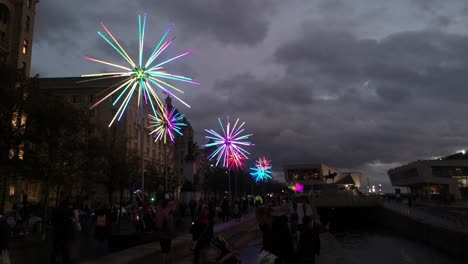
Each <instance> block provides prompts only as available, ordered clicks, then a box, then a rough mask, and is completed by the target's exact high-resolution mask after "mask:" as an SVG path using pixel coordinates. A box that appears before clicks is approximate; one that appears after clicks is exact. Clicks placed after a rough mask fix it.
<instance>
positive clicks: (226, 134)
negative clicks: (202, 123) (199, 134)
mask: <svg viewBox="0 0 468 264" xmlns="http://www.w3.org/2000/svg"><path fill="white" fill-rule="evenodd" d="M218 122H219V125H220V126H221V131H222V133H218V132H216V131H214V130H213V129H205V131H206V132H207V133H208V135H207V136H205V137H206V138H208V139H210V141H212V142H209V143H207V144H205V145H204V146H205V147H215V148H216V149H215V150H214V151H213V152H212V153H211V154H210V155H209V156H208V159H209V160H212V159H214V158H215V159H216V165H218V164H219V162H220V161H221V160H222V164H223V167H226V168H229V167H231V164H230V162H233V161H232V160H233V159H235V160H236V162H240V161H241V160H243V159H247V158H248V155H250V153H249V152H248V151H247V150H245V149H243V148H242V146H253V144H252V143H251V142H247V141H244V140H243V139H248V138H249V137H250V136H251V134H250V135H246V136H242V139H241V140H239V138H236V139H234V138H233V134H236V133H237V134H238V132H239V127H237V123H238V122H239V119H237V121H236V123H235V124H234V126H233V127H232V129H231V122H230V121H229V117H227V122H226V128H224V125H223V122H222V121H221V119H220V118H218ZM230 160H231V161H230Z"/></svg>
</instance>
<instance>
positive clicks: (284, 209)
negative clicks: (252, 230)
mask: <svg viewBox="0 0 468 264" xmlns="http://www.w3.org/2000/svg"><path fill="white" fill-rule="evenodd" d="M256 218H257V222H258V225H259V228H260V230H261V232H262V248H261V251H260V253H259V256H258V261H257V263H262V264H277V263H286V264H287V263H303V264H314V263H316V259H317V258H318V256H319V255H320V233H322V232H325V231H326V230H327V229H328V227H329V226H328V224H327V226H325V225H323V224H322V222H321V221H320V216H319V215H318V213H317V211H316V210H315V208H314V207H313V206H312V205H311V204H310V203H308V202H307V200H306V199H303V200H298V201H294V202H288V203H285V204H283V205H281V206H275V207H271V206H270V207H267V206H261V207H259V208H257V210H256Z"/></svg>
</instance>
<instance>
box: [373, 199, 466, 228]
mask: <svg viewBox="0 0 468 264" xmlns="http://www.w3.org/2000/svg"><path fill="white" fill-rule="evenodd" d="M380 205H381V206H382V207H384V208H387V209H389V210H391V211H393V212H396V213H398V214H401V215H404V216H407V217H409V218H411V219H414V220H416V221H418V222H421V223H427V224H430V225H433V226H438V227H443V228H447V229H451V230H456V231H462V232H468V214H454V213H449V212H447V214H439V215H437V214H434V213H430V212H428V210H427V208H425V207H410V206H408V205H407V204H403V203H401V202H397V201H382V202H381V203H380Z"/></svg>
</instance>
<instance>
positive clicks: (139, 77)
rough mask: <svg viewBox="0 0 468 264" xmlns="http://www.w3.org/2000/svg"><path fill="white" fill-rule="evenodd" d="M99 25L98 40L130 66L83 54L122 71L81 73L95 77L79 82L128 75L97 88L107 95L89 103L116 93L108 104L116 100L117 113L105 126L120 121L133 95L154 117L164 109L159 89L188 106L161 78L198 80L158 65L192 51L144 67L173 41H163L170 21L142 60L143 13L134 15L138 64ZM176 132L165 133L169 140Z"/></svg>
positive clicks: (195, 83)
mask: <svg viewBox="0 0 468 264" xmlns="http://www.w3.org/2000/svg"><path fill="white" fill-rule="evenodd" d="M101 26H102V28H103V29H104V30H105V32H106V33H107V35H105V34H104V33H101V32H98V34H99V36H100V37H101V38H102V39H104V40H105V41H106V42H107V43H108V44H109V45H110V46H111V47H112V48H113V49H114V50H116V51H117V52H118V53H119V54H120V55H121V56H122V58H124V59H125V61H126V62H128V64H129V65H130V67H128V66H123V65H119V64H115V63H111V62H107V61H103V60H99V59H95V58H91V57H86V60H89V61H93V62H96V63H100V64H104V65H107V66H112V67H116V68H120V69H123V70H125V72H107V73H94V74H85V75H82V77H96V78H94V79H92V80H84V81H80V82H85V81H95V80H101V79H107V78H117V77H124V78H125V77H128V78H125V80H124V81H119V83H118V85H117V86H118V87H115V86H114V85H113V86H111V87H109V88H107V89H105V90H104V91H101V92H100V93H99V94H101V93H104V92H106V93H107V94H106V95H105V96H103V97H102V98H101V99H100V100H99V101H98V102H96V103H95V104H93V105H92V106H91V108H94V107H96V106H98V105H99V104H100V103H102V102H103V101H104V100H107V99H109V97H111V96H112V95H114V94H116V93H118V97H117V99H115V100H114V102H112V103H113V105H116V104H117V103H119V104H120V106H119V108H118V110H117V112H116V113H115V115H114V117H113V118H112V120H111V122H110V124H109V126H112V124H113V123H114V122H115V120H120V119H121V118H122V116H123V115H124V113H125V111H126V109H127V106H128V105H129V103H130V101H131V100H132V98H134V97H135V96H137V98H136V100H137V104H138V105H140V103H142V104H146V105H148V104H149V105H151V110H152V111H153V113H154V116H156V117H157V115H158V111H159V110H161V111H163V110H162V109H164V105H163V103H162V102H161V100H160V99H159V97H158V95H157V93H156V91H161V92H163V93H165V94H167V95H169V96H171V97H173V98H175V99H177V100H178V101H179V102H181V103H182V104H184V105H185V106H187V107H190V105H189V104H187V103H186V102H184V101H183V100H182V99H180V98H179V97H177V96H176V95H174V94H173V93H171V92H170V91H169V90H168V89H172V90H174V91H177V92H179V93H184V91H183V90H181V89H179V88H176V87H175V86H173V85H172V84H170V83H168V82H169V81H168V82H165V81H163V80H161V79H169V80H173V81H178V82H184V83H190V84H194V85H200V84H199V83H197V82H194V81H192V79H191V78H189V77H185V76H179V75H174V74H170V73H168V72H167V71H166V69H164V67H162V65H164V64H167V63H169V62H171V61H174V60H176V59H178V58H181V57H184V56H186V55H188V54H191V53H193V51H188V52H185V53H182V54H180V55H178V56H176V57H174V58H171V59H169V60H165V61H162V62H158V63H156V64H157V65H156V66H153V67H151V68H148V67H150V66H151V64H152V63H153V62H154V61H155V60H156V59H157V58H158V56H159V55H160V54H162V53H163V52H164V50H165V49H167V48H168V47H169V46H170V45H171V44H172V43H173V42H174V40H175V38H173V39H171V40H169V41H166V38H167V36H168V34H169V32H170V31H171V30H172V28H173V24H171V25H170V26H169V28H168V29H167V30H166V32H165V34H164V35H163V37H162V38H161V39H160V40H159V42H158V44H157V45H156V47H155V48H154V50H153V52H152V53H151V55H150V56H149V58H148V60H147V61H146V62H145V61H144V56H143V55H144V54H143V53H144V41H145V31H146V14H144V16H143V18H142V17H141V15H140V16H138V44H139V48H138V60H137V62H138V65H136V64H135V62H134V61H133V60H132V58H131V57H130V56H129V55H128V53H127V52H126V51H125V49H124V48H123V47H122V45H121V44H120V43H119V42H118V41H117V39H116V38H115V37H114V35H112V33H111V32H110V30H109V29H108V28H107V27H106V26H105V25H104V23H101ZM143 65H144V67H143ZM166 88H167V89H166ZM137 89H138V92H137V93H136V92H135V91H136V90H137ZM109 91H110V92H109ZM122 98H123V100H122ZM142 114H143V113H142ZM168 114H170V113H168ZM179 132H180V130H178V129H175V130H171V131H169V132H168V134H167V136H168V137H169V138H170V139H171V140H173V139H174V136H175V135H176V134H179Z"/></svg>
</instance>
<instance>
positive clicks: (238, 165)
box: [227, 155, 247, 170]
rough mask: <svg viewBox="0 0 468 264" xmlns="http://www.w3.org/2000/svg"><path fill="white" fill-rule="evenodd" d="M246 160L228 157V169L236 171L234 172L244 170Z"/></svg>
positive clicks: (240, 157) (232, 156) (241, 157)
mask: <svg viewBox="0 0 468 264" xmlns="http://www.w3.org/2000/svg"><path fill="white" fill-rule="evenodd" d="M246 160H247V158H245V157H244V156H242V155H240V156H237V158H236V156H234V155H230V156H229V159H228V166H227V167H228V169H230V170H231V169H236V170H241V169H243V168H244V166H245V161H246Z"/></svg>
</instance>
